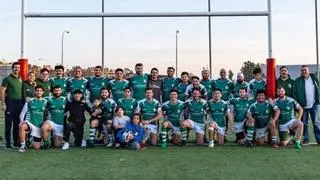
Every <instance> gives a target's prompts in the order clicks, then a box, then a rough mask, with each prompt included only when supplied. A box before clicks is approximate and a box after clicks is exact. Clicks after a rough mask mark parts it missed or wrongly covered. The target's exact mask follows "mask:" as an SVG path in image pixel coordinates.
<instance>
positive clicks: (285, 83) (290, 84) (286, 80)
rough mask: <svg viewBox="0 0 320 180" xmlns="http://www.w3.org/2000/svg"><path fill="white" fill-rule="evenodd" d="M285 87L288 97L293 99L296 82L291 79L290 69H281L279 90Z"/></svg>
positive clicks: (278, 83) (278, 81)
mask: <svg viewBox="0 0 320 180" xmlns="http://www.w3.org/2000/svg"><path fill="white" fill-rule="evenodd" d="M279 87H283V88H284V90H285V91H286V96H287V97H291V98H292V97H293V89H294V80H293V79H291V78H290V75H289V71H288V68H287V67H286V66H281V67H280V77H279V78H278V79H277V89H278V88H279Z"/></svg>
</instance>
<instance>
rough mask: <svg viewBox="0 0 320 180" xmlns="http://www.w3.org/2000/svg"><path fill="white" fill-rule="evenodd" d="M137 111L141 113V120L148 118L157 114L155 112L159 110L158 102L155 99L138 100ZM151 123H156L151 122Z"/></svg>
mask: <svg viewBox="0 0 320 180" xmlns="http://www.w3.org/2000/svg"><path fill="white" fill-rule="evenodd" d="M137 111H138V112H140V113H141V115H142V120H144V121H145V120H150V119H152V118H154V117H156V116H157V113H158V112H159V111H161V107H160V103H159V101H158V100H156V99H152V100H147V99H143V100H141V101H139V103H138V106H137ZM152 124H156V123H155V122H153V123H152Z"/></svg>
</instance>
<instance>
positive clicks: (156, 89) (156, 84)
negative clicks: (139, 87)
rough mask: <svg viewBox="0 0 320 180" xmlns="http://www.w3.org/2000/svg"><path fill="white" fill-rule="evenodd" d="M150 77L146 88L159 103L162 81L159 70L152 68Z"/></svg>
mask: <svg viewBox="0 0 320 180" xmlns="http://www.w3.org/2000/svg"><path fill="white" fill-rule="evenodd" d="M150 74H151V75H150V77H149V79H148V88H150V89H152V91H153V98H154V99H156V100H157V101H159V102H161V97H162V90H161V89H162V83H163V82H162V80H161V79H160V77H159V70H158V69H157V68H152V69H151V73H150Z"/></svg>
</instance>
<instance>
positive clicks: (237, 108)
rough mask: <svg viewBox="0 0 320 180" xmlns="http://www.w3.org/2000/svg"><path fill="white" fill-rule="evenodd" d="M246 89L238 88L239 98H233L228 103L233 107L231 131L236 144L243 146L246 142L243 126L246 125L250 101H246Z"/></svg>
mask: <svg viewBox="0 0 320 180" xmlns="http://www.w3.org/2000/svg"><path fill="white" fill-rule="evenodd" d="M247 90H248V89H247V88H246V87H242V88H240V90H239V92H238V93H237V94H239V96H240V97H238V98H233V99H231V100H230V101H229V104H230V105H231V106H233V113H234V123H233V131H234V133H235V134H236V138H237V143H238V144H244V143H245V142H246V134H245V124H246V123H247V120H246V117H247V112H248V109H249V106H250V104H251V101H249V100H248V96H247Z"/></svg>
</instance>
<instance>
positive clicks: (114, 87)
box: [107, 68, 129, 103]
mask: <svg viewBox="0 0 320 180" xmlns="http://www.w3.org/2000/svg"><path fill="white" fill-rule="evenodd" d="M115 76H116V78H115V79H114V80H111V81H110V82H109V83H108V86H107V87H108V89H110V91H111V94H112V99H113V100H114V101H116V102H117V103H118V102H119V99H121V98H123V96H124V93H123V92H124V89H125V88H127V87H129V81H128V80H126V79H123V69H120V68H118V69H116V71H115Z"/></svg>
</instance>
